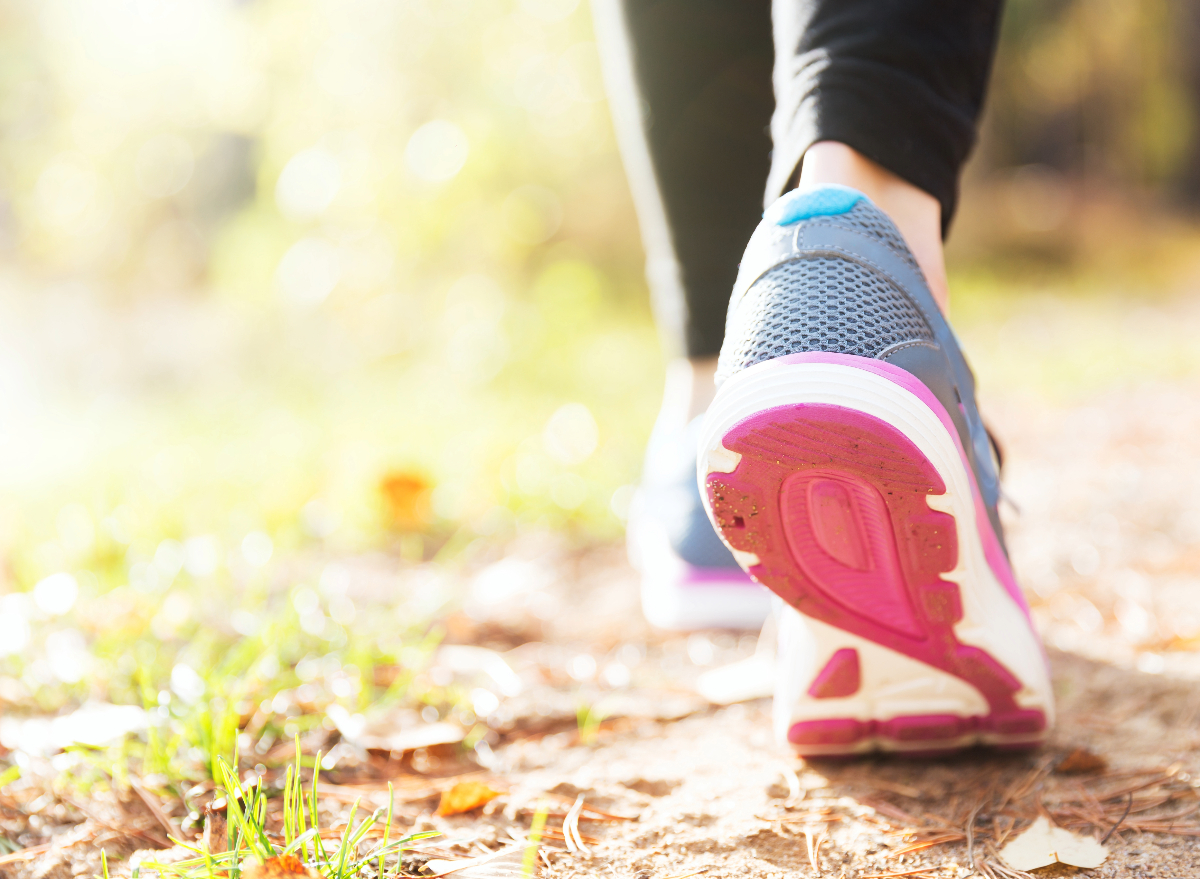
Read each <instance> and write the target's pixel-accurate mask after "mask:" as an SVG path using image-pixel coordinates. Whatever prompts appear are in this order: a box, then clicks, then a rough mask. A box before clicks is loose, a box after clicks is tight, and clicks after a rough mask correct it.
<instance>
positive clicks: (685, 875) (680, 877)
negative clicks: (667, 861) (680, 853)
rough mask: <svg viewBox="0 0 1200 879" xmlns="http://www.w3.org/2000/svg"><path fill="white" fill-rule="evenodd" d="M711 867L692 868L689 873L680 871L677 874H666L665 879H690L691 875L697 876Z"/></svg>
mask: <svg viewBox="0 0 1200 879" xmlns="http://www.w3.org/2000/svg"><path fill="white" fill-rule="evenodd" d="M711 869H712V867H701V868H700V869H699V870H693V871H692V872H690V873H680V874H679V875H678V876H668V877H667V879H690V877H692V876H699V875H700V874H701V873H707V872H708V871H709V870H711Z"/></svg>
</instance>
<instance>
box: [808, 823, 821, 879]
mask: <svg viewBox="0 0 1200 879" xmlns="http://www.w3.org/2000/svg"><path fill="white" fill-rule="evenodd" d="M804 840H805V842H807V843H808V862H809V863H810V864H812V868H813V872H814V873H816V874H817V875H818V876H820V875H821V843H823V842H824V841H825V832H824V831H821V834H820V836H818V837H816V841H815V842H814V839H813V828H812V827H811V826H809V827H805V828H804Z"/></svg>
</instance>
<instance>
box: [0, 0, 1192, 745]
mask: <svg viewBox="0 0 1200 879" xmlns="http://www.w3.org/2000/svg"><path fill="white" fill-rule="evenodd" d="M0 23H2V27H0V34H2V36H0V49H2V51H0V462H2V463H0V702H3V701H4V700H7V701H8V702H9V703H11V704H19V705H26V706H30V705H36V706H37V707H40V708H46V709H52V708H56V707H59V706H61V705H64V704H67V702H70V701H76V702H77V701H80V700H83V699H86V698H89V697H96V698H103V699H111V700H114V701H118V702H120V701H134V702H138V701H141V702H145V703H146V704H151V705H153V704H157V705H159V706H160V707H161V708H162V710H163V711H166V710H167V706H169V705H171V704H173V703H172V700H173V699H174V700H176V702H178V701H179V700H183V701H184V702H187V703H189V704H191V703H197V701H198V700H199V699H200V696H201V694H203V693H204V692H205V688H206V687H208V688H209V692H210V693H211V691H212V689H213V688H214V687H219V686H220V685H219V684H218V683H216V681H218V680H221V679H223V678H221V677H220V675H218V674H217V673H216V672H215V671H213V669H215V668H217V667H218V666H220V665H221V663H222V662H225V663H227V665H226V667H225V669H226V672H228V671H229V668H230V667H236V668H237V669H240V670H241V671H239V674H240V675H241V681H242V683H240V684H239V686H243V685H244V684H245V680H249V679H252V678H253V676H252V675H250V674H249V672H248V671H247V669H251V668H256V669H258V671H257V672H255V674H257V675H258V676H259V679H261V681H264V682H265V681H268V680H274V681H275V682H276V683H275V684H273V685H272V686H275V687H283V686H284V685H286V684H288V683H289V682H290V683H291V684H295V685H297V686H300V685H301V684H303V683H305V682H309V681H318V682H324V683H323V684H322V686H324V687H325V688H326V689H325V690H324V691H323V692H325V693H326V697H327V698H328V699H333V700H337V699H342V700H350V701H355V700H363V701H366V700H368V699H372V698H378V697H379V696H380V694H381V693H386V692H393V690H389V688H390V687H392V686H393V683H394V675H393V677H392V678H387V676H386V675H385V676H383V677H382V678H381V677H380V676H379V675H373V674H372V673H370V671H369V669H370V668H371V667H374V666H376V665H377V666H380V667H383V666H387V667H390V668H393V669H395V668H405V667H407V666H411V665H413V664H415V663H417V660H418V659H419V656H420V655H421V654H420V650H422V649H424V648H423V647H422V645H424V644H426V641H424V640H422V639H423V638H425V637H426V634H425V633H426V629H425V628H423V627H424V626H425V625H426V623H427V621H428V619H429V618H430V615H431V614H433V613H434V612H435V610H436V609H437V608H439V607H441V606H442V603H443V602H444V601H446V600H449V599H447V598H446V596H445V595H444V594H443V593H442V592H441V591H439V590H440V589H441V588H442V587H441V586H439V585H438V584H439V583H442V582H443V581H442V580H438V578H437V576H436V575H433V574H429V573H428V572H429V570H430V565H431V564H433V565H434V566H435V569H436V570H452V569H455V566H460V567H462V566H465V567H470V565H472V564H474V563H475V561H476V560H479V559H485V560H486V559H493V560H494V559H496V558H499V557H501V556H502V555H503V554H504V552H505V551H506V550H505V548H506V547H511V546H514V545H518V544H521V543H522V541H525V542H526V543H528V541H530V540H534V539H537V540H544V539H552V540H553V541H557V542H558V543H559V544H566V545H591V544H595V543H597V542H601V543H602V542H613V541H618V540H619V539H620V536H621V533H622V521H623V517H624V515H625V513H626V510H627V507H628V503H629V498H630V494H631V492H632V484H633V483H634V482H635V480H636V478H637V473H638V469H639V464H640V457H641V452H642V446H643V443H644V441H645V438H646V436H647V435H648V433H649V430H650V426H651V423H652V421H653V418H654V414H655V411H656V408H657V404H658V394H659V392H660V383H661V380H662V375H663V354H662V353H661V350H660V346H659V342H658V339H657V336H656V334H655V330H654V327H653V325H652V322H651V318H650V311H649V307H648V302H647V292H646V287H645V283H644V281H643V278H642V254H641V249H640V243H639V240H638V235H637V229H636V224H635V219H634V216H633V212H632V206H631V201H630V197H629V192H628V188H627V185H626V183H625V180H624V176H623V174H622V170H621V167H620V163H619V159H618V157H617V155H616V151H615V146H614V141H613V135H612V130H611V126H610V123H609V121H608V117H607V109H606V105H605V101H604V95H603V90H602V85H601V78H600V73H599V65H598V56H597V52H596V47H595V45H594V43H593V41H592V40H593V35H592V28H591V18H590V13H589V10H588V8H587V4H586V2H585V0H337V2H331V0H287V2H282V0H246V2H229V0H224V2H218V0H171V2H154V0H72V2H67V0H37V2H34V0H5V2H4V3H3V4H0ZM1198 43H1200V3H1195V2H1190V0H1146V2H1140V3H1128V2H1118V0H1055V2H1033V0H1013V2H1010V4H1009V8H1008V12H1007V18H1006V24H1005V30H1004V35H1003V40H1002V47H1001V51H1000V57H999V59H998V62H997V68H996V79H995V85H994V88H993V91H992V97H991V102H990V109H989V112H988V117H987V120H986V122H985V125H984V131H983V138H982V142H981V146H980V148H979V150H978V152H977V155H976V157H975V159H974V160H973V162H972V165H971V167H970V169H969V173H968V179H967V183H966V195H965V197H964V202H963V204H964V207H963V211H962V215H961V217H960V219H959V221H958V223H957V226H956V228H955V230H954V233H953V236H952V240H951V247H950V261H951V273H952V287H953V288H954V289H955V291H956V296H957V300H956V304H955V310H956V315H957V316H958V319H959V321H960V326H961V327H962V329H963V331H964V333H965V334H966V335H967V336H968V338H969V339H970V338H972V337H975V338H979V339H980V340H981V342H980V343H979V350H980V352H981V353H980V355H979V356H978V358H977V366H978V367H979V368H980V373H981V377H982V379H983V380H984V383H985V385H986V384H987V383H988V382H992V383H993V384H995V383H997V382H998V383H1001V384H1004V383H1007V385H1006V386H1008V387H1026V388H1038V389H1042V390H1044V391H1045V392H1046V393H1050V394H1054V393H1064V394H1065V393H1068V392H1070V391H1071V389H1073V388H1078V387H1080V386H1082V385H1087V384H1088V383H1089V382H1092V383H1096V382H1102V381H1105V380H1111V379H1112V378H1113V377H1114V376H1117V377H1119V376H1121V375H1122V374H1123V371H1125V370H1128V369H1130V368H1131V367H1130V358H1129V357H1127V358H1125V359H1122V358H1115V357H1113V356H1112V353H1111V352H1112V348H1111V346H1110V345H1109V342H1110V341H1111V340H1112V339H1113V338H1116V337H1119V336H1120V334H1121V331H1122V325H1123V323H1124V321H1125V317H1124V316H1125V315H1127V314H1129V313H1130V309H1131V308H1133V307H1134V305H1133V303H1139V305H1138V307H1140V308H1142V311H1140V312H1138V313H1139V314H1142V315H1143V316H1144V315H1146V314H1151V317H1150V318H1147V319H1148V320H1153V307H1155V306H1154V304H1155V303H1160V302H1163V301H1166V300H1167V299H1169V298H1170V297H1177V296H1179V295H1184V294H1186V292H1187V291H1188V290H1189V289H1190V288H1191V286H1193V285H1194V283H1195V282H1196V280H1197V279H1200V248H1198V247H1197V243H1198V242H1200V238H1198V237H1197V235H1196V233H1195V228H1194V225H1193V221H1192V216H1193V214H1194V212H1195V210H1196V208H1197V207H1198V206H1200V127H1198V125H1197V120H1198V118H1200V117H1198V108H1200V54H1197V53H1196V51H1195V47H1196V45H1197V44H1198ZM1031 299H1037V300H1038V301H1043V300H1044V301H1047V302H1054V303H1064V302H1065V303H1068V305H1067V306H1065V307H1064V308H1059V307H1058V305H1055V306H1054V307H1053V308H1050V309H1049V310H1046V309H1042V310H1036V309H1035V310H1034V311H1032V312H1030V311H1029V310H1028V309H1027V308H1026V306H1024V305H1022V303H1027V302H1029V301H1030V300H1031ZM1146 308H1150V309H1151V311H1150V312H1147V311H1146V310H1145V309H1146ZM1015 314H1016V315H1018V316H1019V319H1017V318H1013V317H1012V316H1013V315H1015ZM1031 314H1032V315H1033V317H1030V315H1031ZM1014 321H1015V322H1014ZM1168 323H1169V322H1168ZM1162 339H1163V342H1162V344H1161V345H1160V344H1149V345H1147V346H1145V347H1144V348H1142V349H1137V350H1136V351H1135V352H1134V354H1133V355H1130V356H1131V357H1132V359H1133V360H1137V362H1138V364H1139V365H1138V366H1137V368H1138V369H1140V370H1142V372H1143V373H1144V372H1147V371H1148V372H1150V373H1155V372H1156V371H1157V372H1158V373H1164V374H1171V375H1176V374H1179V373H1180V371H1181V370H1184V369H1185V368H1190V367H1191V366H1192V365H1194V363H1193V360H1194V358H1192V356H1191V355H1190V354H1189V353H1188V351H1189V346H1190V344H1191V342H1190V337H1189V336H1188V335H1187V333H1186V332H1185V331H1184V329H1183V328H1180V327H1178V326H1168V327H1166V328H1165V329H1164V335H1163V337H1162ZM1081 340H1082V341H1081ZM1031 350H1032V351H1036V352H1037V353H1038V355H1039V356H1041V355H1046V356H1045V357H1043V358H1042V359H1031V358H1030V357H1029V353H1030V351H1031ZM1164 351H1165V352H1167V353H1169V354H1170V356H1169V357H1164ZM1060 355H1061V356H1060ZM1156 374H1157V373H1156ZM547 535H549V537H547ZM522 545H524V544H522ZM345 558H357V559H363V558H367V559H373V560H374V561H373V562H372V564H373V565H375V567H374V568H372V570H381V571H386V572H388V576H389V577H392V578H393V579H391V580H386V581H385V582H386V583H389V584H391V583H394V584H404V585H403V589H400V587H399V586H397V590H398V591H397V592H396V595H397V596H398V597H396V598H395V599H394V600H393V599H389V598H388V597H387V596H386V595H385V596H383V597H382V598H381V599H380V601H381V605H383V606H387V607H389V610H388V611H387V613H386V614H381V615H375V614H372V616H371V619H364V614H363V612H362V605H361V602H360V604H359V607H358V610H357V611H356V605H355V602H354V599H353V598H351V597H348V594H347V591H346V586H345V584H346V582H347V578H348V577H349V574H347V573H346V571H347V569H346V568H345V567H344V566H342V563H341V562H340V561H338V560H339V559H345ZM436 566H441V567H440V568H438V567H436ZM531 576H532V575H531V574H530V572H529V570H528V569H526V568H521V567H519V566H518V567H516V568H509V569H505V571H504V572H502V574H499V575H496V576H494V577H493V578H492V580H490V581H488V588H489V589H492V590H493V594H496V595H500V596H504V595H508V594H512V595H518V594H522V593H521V592H520V589H521V588H523V586H522V583H524V582H525V581H527V580H528V579H529V577H531ZM406 578H407V579H406ZM514 584H515V585H514ZM389 588H390V587H389ZM506 589H509V590H510V591H509V592H505V590H506ZM276 594H278V595H281V596H283V597H282V598H281V599H279V602H280V603H279V608H278V614H281V615H282V616H279V617H278V620H280V621H277V622H271V621H272V620H275V619H276V617H273V616H271V615H270V614H269V613H268V612H267V610H266V608H268V607H269V605H270V600H269V599H270V596H272V595H276ZM1093 610H1094V608H1093ZM285 617H286V620H285V619H284V618H285ZM272 626H277V628H271V627H272ZM352 627H354V628H353V630H354V631H355V632H356V633H358V634H357V635H356V637H355V638H352V639H348V638H347V634H346V633H347V631H350V630H351V628H352ZM234 644H242V645H249V646H245V647H244V648H242V653H236V652H235V653H229V652H228V651H229V650H230V649H231V647H230V645H234ZM405 650H409V651H413V650H415V651H417V653H415V654H412V653H408V654H406V653H404V651H405ZM355 651H358V653H357V654H356V653H355ZM264 656H266V657H267V659H264V658H263V657H264ZM356 656H357V657H358V658H355V657H356ZM414 657H417V658H414ZM305 661H308V662H309V665H307V666H305V665H304V662H305ZM228 663H233V664H234V666H229V665H228ZM237 663H241V665H237ZM255 663H258V664H257V665H255ZM272 663H273V664H272ZM247 676H249V677H247ZM408 683H409V684H411V683H412V682H411V681H409V682H408ZM406 685H407V684H406ZM247 686H248V685H247ZM263 686H266V684H265V683H264V684H263ZM422 686H424V687H425V689H424V690H421V692H420V693H418V694H417V695H418V697H419V698H420V699H424V700H425V701H426V702H428V703H430V704H440V703H438V699H440V698H442V697H441V696H438V695H437V694H438V693H439V692H440V691H439V690H438V686H439V685H438V684H437V682H436V681H434V682H432V683H431V682H426V683H425V684H423V685H422ZM430 694H433V695H430ZM231 698H232V697H231ZM447 698H448V697H447ZM443 701H445V700H443ZM451 701H453V700H451ZM460 701H461V700H460ZM264 704H266V703H264ZM285 707H286V706H285ZM476 707H478V706H476ZM171 710H174V709H171ZM439 710H440V709H439ZM284 713H285V714H286V711H285V712H284ZM292 713H293V714H296V713H297V712H294V711H293V712H292ZM437 716H438V710H435V711H434V713H433V717H434V718H435V719H436V717H437ZM281 729H282V726H281ZM197 735H199V734H197ZM201 738H202V736H201ZM197 741H199V739H197Z"/></svg>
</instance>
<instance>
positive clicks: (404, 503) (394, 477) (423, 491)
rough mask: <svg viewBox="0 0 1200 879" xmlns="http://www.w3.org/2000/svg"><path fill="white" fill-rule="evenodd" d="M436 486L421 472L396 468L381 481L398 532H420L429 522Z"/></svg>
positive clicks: (380, 489)
mask: <svg viewBox="0 0 1200 879" xmlns="http://www.w3.org/2000/svg"><path fill="white" fill-rule="evenodd" d="M432 491H433V486H432V485H431V484H430V482H429V480H428V479H426V478H425V477H424V476H422V475H421V474H419V473H409V472H406V471H393V472H391V473H388V474H387V475H385V476H384V477H383V478H382V479H381V480H379V493H380V494H381V495H383V501H384V505H385V506H386V507H387V511H388V519H389V522H390V524H391V525H392V526H394V527H395V528H396V529H397V530H399V531H419V530H420V529H422V528H424V527H425V526H426V525H427V524H429V510H430V506H429V504H430V497H431V494H432Z"/></svg>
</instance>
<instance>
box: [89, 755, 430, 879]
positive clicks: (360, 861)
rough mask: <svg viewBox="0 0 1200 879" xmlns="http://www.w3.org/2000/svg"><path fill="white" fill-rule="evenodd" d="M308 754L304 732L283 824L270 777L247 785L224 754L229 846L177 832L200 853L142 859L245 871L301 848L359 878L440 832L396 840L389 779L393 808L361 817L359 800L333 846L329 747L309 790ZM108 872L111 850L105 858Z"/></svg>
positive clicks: (285, 794) (209, 875)
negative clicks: (328, 814) (275, 814)
mask: <svg viewBox="0 0 1200 879" xmlns="http://www.w3.org/2000/svg"><path fill="white" fill-rule="evenodd" d="M302 763H303V761H302V759H301V753H300V743H299V740H297V742H296V758H295V762H294V763H293V764H292V765H290V766H288V767H287V772H286V778H285V782H284V787H283V790H282V792H281V793H282V801H283V802H282V832H281V833H277V832H273V831H272V830H270V829H269V827H268V819H267V814H268V806H269V797H268V794H267V793H266V792H265V791H264V788H263V782H262V777H261V776H259V777H258V778H257V779H256V780H255V782H254V784H252V785H249V786H246V785H243V784H242V782H241V781H240V779H239V777H238V770H237V764H236V761H235V762H234V764H233V765H230V764H229V763H228V762H226V760H225V759H224V758H223V757H218V758H217V760H216V770H217V772H216V775H217V780H218V792H219V793H220V794H221V796H222V797H223V798H224V800H225V803H226V811H227V816H228V820H227V823H226V831H227V834H228V839H227V840H226V849H227V850H226V851H224V852H218V853H213V852H209V851H206V850H205V849H204V848H202V847H199V846H196V845H193V844H191V843H188V842H184V841H182V840H178V839H172V842H174V843H175V844H176V845H178V846H181V847H182V848H185V849H187V850H189V851H191V852H194V853H195V855H196V856H195V857H193V858H188V859H185V860H181V861H177V862H174V863H158V862H155V861H146V862H143V863H142V864H141V865H140V867H139V868H138V869H137V870H135V872H134V876H137V875H138V874H139V872H140V869H141V867H144V868H147V869H152V870H155V871H158V873H159V874H160V875H161V876H164V877H174V879H217V877H218V876H219V877H222V879H225V877H228V879H238V877H239V876H240V875H241V873H242V871H243V870H244V869H245V868H246V866H247V865H248V864H263V863H266V862H267V861H268V860H270V859H271V858H278V857H282V856H285V855H290V856H293V857H295V858H297V859H299V860H300V862H301V863H303V864H304V865H305V866H307V867H309V868H310V869H313V870H315V871H317V872H318V873H319V874H320V875H321V876H324V877H327V879H355V877H359V876H362V877H372V879H383V877H385V876H387V875H388V872H387V858H389V857H395V858H396V864H395V868H394V871H395V872H398V869H399V855H400V853H401V852H403V851H404V850H405V849H407V848H409V847H411V846H412V844H413V843H415V842H418V841H420V840H422V839H427V838H429V837H432V836H437V834H436V833H434V832H424V833H413V834H408V835H407V836H403V837H401V838H400V839H396V840H391V839H390V835H391V830H392V812H393V804H394V794H393V792H392V790H391V785H390V784H389V785H388V794H389V795H388V805H387V808H386V809H385V808H379V809H376V810H375V811H374V812H372V813H371V814H370V815H369V816H367V817H366V818H364V819H363V820H362V821H360V822H359V823H358V825H357V826H356V825H355V823H354V822H355V817H356V816H357V814H358V807H359V803H360V802H361V801H359V800H356V801H355V803H354V805H353V806H352V807H351V809H350V812H349V815H348V816H347V818H346V827H345V830H344V831H343V832H342V834H341V837H340V838H339V839H337V841H336V844H335V845H334V846H333V847H331V848H327V847H326V845H325V840H324V839H323V837H322V835H321V826H320V808H319V805H320V804H319V802H318V798H317V783H318V778H319V777H320V771H321V770H320V765H321V755H320V753H318V754H317V755H316V759H314V760H313V761H312V765H313V769H312V780H311V783H310V784H309V788H308V791H307V792H306V791H305V790H304V785H303V781H302ZM376 827H381V829H382V839H381V841H380V842H379V843H378V844H377V845H375V846H372V847H370V848H369V849H368V850H367V851H365V852H364V851H362V846H363V843H364V841H365V840H366V838H367V836H368V834H369V833H370V832H371V831H372V830H373V829H375V828H376ZM104 869H105V876H106V877H107V858H105V860H104Z"/></svg>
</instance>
